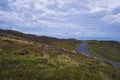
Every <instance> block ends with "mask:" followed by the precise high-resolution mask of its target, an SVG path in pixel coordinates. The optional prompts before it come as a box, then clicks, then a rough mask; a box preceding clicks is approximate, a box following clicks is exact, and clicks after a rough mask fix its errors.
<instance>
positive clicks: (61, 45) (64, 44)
mask: <svg viewBox="0 0 120 80" xmlns="http://www.w3.org/2000/svg"><path fill="white" fill-rule="evenodd" d="M79 44H80V42H76V43H69V42H62V41H61V42H60V41H57V42H51V43H49V45H52V46H55V47H58V48H64V49H69V50H75V49H76V47H77V46H78V45H79Z"/></svg>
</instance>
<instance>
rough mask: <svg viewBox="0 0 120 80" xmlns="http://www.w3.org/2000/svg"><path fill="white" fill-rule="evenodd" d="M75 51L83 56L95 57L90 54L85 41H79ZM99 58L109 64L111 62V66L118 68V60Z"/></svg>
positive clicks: (119, 65)
mask: <svg viewBox="0 0 120 80" xmlns="http://www.w3.org/2000/svg"><path fill="white" fill-rule="evenodd" d="M76 52H77V53H81V54H83V55H85V56H88V57H93V58H97V57H96V56H94V55H92V54H91V53H90V52H89V50H88V47H87V43H86V42H83V43H81V44H80V45H79V46H78V47H77V49H76ZM99 60H101V61H103V62H106V63H109V64H111V65H113V66H115V67H118V68H120V62H112V61H108V60H102V59H99Z"/></svg>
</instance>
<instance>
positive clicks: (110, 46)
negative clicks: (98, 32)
mask: <svg viewBox="0 0 120 80" xmlns="http://www.w3.org/2000/svg"><path fill="white" fill-rule="evenodd" d="M89 50H90V51H91V53H93V54H94V55H95V56H97V57H100V58H102V59H106V60H110V61H117V62H120V42H116V41H93V42H89Z"/></svg>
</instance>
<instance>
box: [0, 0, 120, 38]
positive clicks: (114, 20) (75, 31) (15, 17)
mask: <svg viewBox="0 0 120 80" xmlns="http://www.w3.org/2000/svg"><path fill="white" fill-rule="evenodd" d="M119 6H120V1H119V0H114V1H110V0H99V1H98V0H4V1H2V0H1V1H0V16H1V17H0V23H1V24H0V28H3V27H4V28H11V29H13V28H14V29H18V30H22V31H23V29H26V31H27V32H33V33H36V34H43V35H49V36H60V37H61V36H63V37H71V36H74V37H75V38H78V37H79V36H81V37H91V38H92V37H107V36H110V37H112V36H113V35H115V34H116V33H118V31H116V29H114V30H112V29H111V30H109V31H108V29H109V28H110V27H113V24H117V26H118V25H119V23H120V14H119V13H120V10H119ZM108 25H109V27H108ZM114 26H115V25H114ZM103 28H105V29H103ZM29 29H30V31H28V30H29ZM31 29H34V30H40V31H41V32H39V31H37V32H34V31H32V30H31ZM117 29H120V28H117ZM26 31H25V32H26ZM53 32H55V33H53ZM117 37H118V36H117Z"/></svg>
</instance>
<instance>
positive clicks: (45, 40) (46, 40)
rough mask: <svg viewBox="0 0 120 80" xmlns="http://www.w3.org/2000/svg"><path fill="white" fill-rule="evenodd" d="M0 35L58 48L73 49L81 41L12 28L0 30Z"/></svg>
mask: <svg viewBox="0 0 120 80" xmlns="http://www.w3.org/2000/svg"><path fill="white" fill-rule="evenodd" d="M0 36H4V37H14V38H15V37H16V38H17V39H18V38H19V39H22V40H27V41H33V42H38V43H41V44H48V45H52V46H55V47H58V48H66V49H69V50H74V49H75V48H76V47H77V46H78V45H79V44H80V43H81V42H82V41H79V40H76V39H57V38H53V37H47V36H36V35H32V34H24V33H21V32H18V31H12V30H0Z"/></svg>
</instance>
